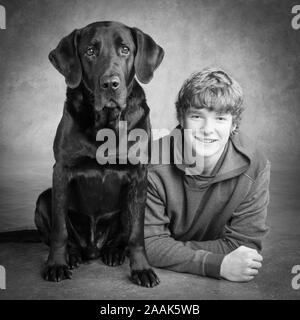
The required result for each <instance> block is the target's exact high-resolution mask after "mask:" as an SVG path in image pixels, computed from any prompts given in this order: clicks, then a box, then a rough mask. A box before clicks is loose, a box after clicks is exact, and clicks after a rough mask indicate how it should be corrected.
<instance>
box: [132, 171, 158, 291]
mask: <svg viewBox="0 0 300 320" xmlns="http://www.w3.org/2000/svg"><path fill="white" fill-rule="evenodd" d="M146 197H147V166H146V165H140V167H139V169H138V171H137V177H136V178H134V180H133V181H132V183H131V184H130V187H129V190H128V201H127V205H128V219H129V241H128V249H129V258H130V268H131V280H132V281H133V282H134V283H136V284H138V285H142V286H144V287H154V286H156V285H158V284H159V282H160V281H159V279H158V277H157V275H156V274H155V272H154V271H153V269H152V268H151V267H150V265H149V263H148V260H147V256H146V252H145V243H144V217H145V206H146Z"/></svg>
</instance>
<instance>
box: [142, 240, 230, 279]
mask: <svg viewBox="0 0 300 320" xmlns="http://www.w3.org/2000/svg"><path fill="white" fill-rule="evenodd" d="M145 247H146V251H147V256H148V259H149V262H150V264H151V265H152V266H154V267H160V268H166V269H169V270H172V271H177V272H186V273H192V274H197V275H201V276H209V277H214V278H220V267H221V263H222V261H223V258H224V256H225V255H224V254H214V253H211V252H209V251H206V250H194V249H192V248H190V247H188V246H186V245H185V244H184V243H183V242H180V241H176V240H175V239H173V238H171V237H160V236H155V237H150V238H146V239H145Z"/></svg>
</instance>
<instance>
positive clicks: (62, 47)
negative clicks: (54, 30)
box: [49, 29, 82, 88]
mask: <svg viewBox="0 0 300 320" xmlns="http://www.w3.org/2000/svg"><path fill="white" fill-rule="evenodd" d="M77 38H78V30H76V29H75V30H74V31H73V32H72V33H70V34H69V35H67V36H66V37H64V38H63V39H62V40H61V41H60V42H59V44H58V46H57V47H56V48H55V49H54V50H52V51H51V52H50V53H49V60H50V61H51V63H52V64H53V65H54V67H55V68H56V69H57V70H58V71H59V72H60V73H61V74H62V75H63V76H64V77H65V81H66V84H67V86H68V87H70V88H76V87H78V85H79V84H80V81H81V77H82V70H81V64H80V60H79V57H78V52H77Z"/></svg>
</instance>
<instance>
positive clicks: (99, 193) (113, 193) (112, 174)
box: [70, 168, 129, 216]
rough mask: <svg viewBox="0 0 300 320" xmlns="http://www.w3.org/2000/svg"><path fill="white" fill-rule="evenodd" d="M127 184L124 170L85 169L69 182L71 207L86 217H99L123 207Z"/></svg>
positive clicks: (126, 175)
mask: <svg viewBox="0 0 300 320" xmlns="http://www.w3.org/2000/svg"><path fill="white" fill-rule="evenodd" d="M128 182H129V177H128V173H127V171H126V170H114V169H104V168H101V169H98V168H93V169H91V168H90V169H85V170H79V171H78V172H76V175H74V176H73V177H72V180H71V181H70V187H71V188H70V189H71V190H70V191H71V194H70V196H71V202H72V203H71V206H72V207H74V206H75V208H74V209H76V211H80V212H81V213H83V214H87V215H97V216H99V215H101V214H105V213H109V212H112V211H116V210H120V209H122V207H123V203H124V200H125V198H126V194H127V192H126V191H127V186H128Z"/></svg>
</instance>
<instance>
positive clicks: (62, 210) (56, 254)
mask: <svg viewBox="0 0 300 320" xmlns="http://www.w3.org/2000/svg"><path fill="white" fill-rule="evenodd" d="M67 196H68V170H67V169H66V168H64V167H63V166H62V165H60V164H58V163H56V164H55V166H54V168H53V190H52V226H51V240H50V241H51V243H50V252H49V256H48V261H47V263H46V266H45V269H44V271H43V277H44V279H45V280H48V281H57V282H58V281H61V280H64V279H70V278H71V275H72V273H71V271H70V270H69V268H68V264H67V260H66V259H67V241H68V233H67V228H66V214H67V200H68V199H67Z"/></svg>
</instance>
